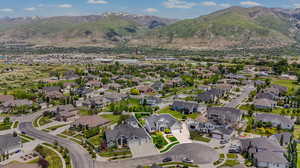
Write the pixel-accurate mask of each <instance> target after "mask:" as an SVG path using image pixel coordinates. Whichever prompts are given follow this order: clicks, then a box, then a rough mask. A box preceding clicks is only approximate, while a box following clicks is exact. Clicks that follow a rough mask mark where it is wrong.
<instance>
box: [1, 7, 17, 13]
mask: <svg viewBox="0 0 300 168" xmlns="http://www.w3.org/2000/svg"><path fill="white" fill-rule="evenodd" d="M0 12H14V10H13V9H10V8H3V9H0Z"/></svg>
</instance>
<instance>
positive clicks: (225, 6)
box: [219, 3, 231, 8]
mask: <svg viewBox="0 0 300 168" xmlns="http://www.w3.org/2000/svg"><path fill="white" fill-rule="evenodd" d="M219 6H220V7H221V8H229V7H231V4H228V3H223V4H220V5H219Z"/></svg>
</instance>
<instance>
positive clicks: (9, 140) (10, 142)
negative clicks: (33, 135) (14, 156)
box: [0, 134, 21, 153]
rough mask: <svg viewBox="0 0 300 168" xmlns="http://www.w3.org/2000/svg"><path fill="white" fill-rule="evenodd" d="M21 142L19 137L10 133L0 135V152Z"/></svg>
mask: <svg viewBox="0 0 300 168" xmlns="http://www.w3.org/2000/svg"><path fill="white" fill-rule="evenodd" d="M20 143H21V138H20V137H18V136H13V135H12V134H6V135H0V153H3V152H5V151H6V150H7V149H10V148H11V147H15V146H18V145H19V144H20Z"/></svg>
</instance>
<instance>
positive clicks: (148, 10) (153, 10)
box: [145, 8, 158, 13]
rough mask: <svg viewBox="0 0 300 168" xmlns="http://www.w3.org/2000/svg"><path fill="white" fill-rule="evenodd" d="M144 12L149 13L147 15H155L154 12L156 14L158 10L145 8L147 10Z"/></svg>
mask: <svg viewBox="0 0 300 168" xmlns="http://www.w3.org/2000/svg"><path fill="white" fill-rule="evenodd" d="M145 11H146V12H149V13H155V12H158V10H157V9H155V8H147V9H145Z"/></svg>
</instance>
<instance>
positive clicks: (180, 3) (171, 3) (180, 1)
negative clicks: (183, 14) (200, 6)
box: [163, 0, 197, 9]
mask: <svg viewBox="0 0 300 168" xmlns="http://www.w3.org/2000/svg"><path fill="white" fill-rule="evenodd" d="M163 5H164V6H165V7H166V8H184V9H188V8H192V7H194V6H196V5H197V4H196V3H193V2H187V1H184V0H167V1H166V2H164V3H163Z"/></svg>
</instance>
